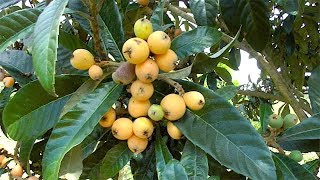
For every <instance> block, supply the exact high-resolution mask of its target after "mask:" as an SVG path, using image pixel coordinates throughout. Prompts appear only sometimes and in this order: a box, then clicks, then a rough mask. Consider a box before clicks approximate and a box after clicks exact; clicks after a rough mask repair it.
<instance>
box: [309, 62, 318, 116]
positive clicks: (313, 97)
mask: <svg viewBox="0 0 320 180" xmlns="http://www.w3.org/2000/svg"><path fill="white" fill-rule="evenodd" d="M308 85H309V98H310V101H311V106H312V111H313V113H319V112H320V91H319V87H320V66H319V67H317V68H315V69H314V70H313V71H312V72H311V76H310V78H309V80H308Z"/></svg>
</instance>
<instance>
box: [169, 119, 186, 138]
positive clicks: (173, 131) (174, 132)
mask: <svg viewBox="0 0 320 180" xmlns="http://www.w3.org/2000/svg"><path fill="white" fill-rule="evenodd" d="M167 132H168V134H169V136H170V137H171V138H172V139H180V138H181V137H182V132H181V131H180V130H179V129H178V128H177V126H175V125H174V124H173V123H172V122H170V121H168V123H167Z"/></svg>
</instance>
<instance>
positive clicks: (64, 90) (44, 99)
mask: <svg viewBox="0 0 320 180" xmlns="http://www.w3.org/2000/svg"><path fill="white" fill-rule="evenodd" d="M83 81H84V77H81V76H60V77H57V85H56V87H57V91H56V92H57V93H58V95H59V96H60V97H58V98H56V97H53V96H50V95H49V94H47V93H46V92H45V91H44V90H43V89H42V88H41V85H40V83H39V81H33V82H31V83H29V84H27V85H25V86H24V87H22V88H21V89H20V90H19V91H18V92H17V93H16V94H15V95H14V96H13V97H12V99H11V100H10V101H9V102H8V104H7V106H6V107H5V109H4V111H3V123H4V127H5V129H6V131H7V133H8V134H9V136H10V137H11V138H12V139H14V140H17V141H24V140H29V139H35V138H38V137H39V136H41V135H42V134H44V133H45V132H46V131H48V130H49V129H51V128H52V127H53V126H54V125H55V124H56V121H57V120H58V118H59V114H60V111H61V109H62V107H63V106H64V104H65V102H66V101H67V99H68V98H69V97H68V95H69V94H70V93H73V92H74V91H75V90H76V89H77V88H78V87H79V86H80V85H81V83H83Z"/></svg>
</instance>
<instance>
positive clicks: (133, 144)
mask: <svg viewBox="0 0 320 180" xmlns="http://www.w3.org/2000/svg"><path fill="white" fill-rule="evenodd" d="M127 144H128V147H129V149H130V150H131V151H132V152H133V153H134V154H139V153H141V152H143V151H144V150H145V149H146V148H147V146H148V139H144V138H139V137H137V136H135V135H132V136H131V137H130V138H129V139H128V141H127Z"/></svg>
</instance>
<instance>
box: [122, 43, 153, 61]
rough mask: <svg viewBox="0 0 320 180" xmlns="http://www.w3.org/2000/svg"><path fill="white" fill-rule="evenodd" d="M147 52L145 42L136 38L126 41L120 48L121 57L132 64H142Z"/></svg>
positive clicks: (147, 55)
mask: <svg viewBox="0 0 320 180" xmlns="http://www.w3.org/2000/svg"><path fill="white" fill-rule="evenodd" d="M149 52H150V51H149V47H148V44H147V42H146V41H145V40H143V39H141V38H137V37H135V38H130V39H128V40H127V41H126V42H125V43H124V44H123V47H122V54H123V56H124V57H125V59H126V60H127V61H128V62H129V63H132V64H140V63H143V62H144V61H145V60H146V59H147V58H148V57H149Z"/></svg>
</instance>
